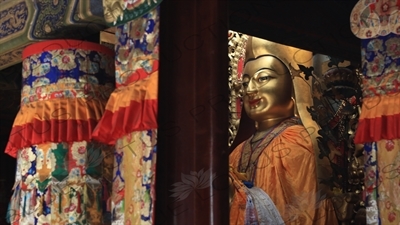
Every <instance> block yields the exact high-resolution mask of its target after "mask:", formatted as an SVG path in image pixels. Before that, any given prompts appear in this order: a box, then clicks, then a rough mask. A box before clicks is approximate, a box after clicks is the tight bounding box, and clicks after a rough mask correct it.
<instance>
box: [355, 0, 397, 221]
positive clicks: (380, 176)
mask: <svg viewBox="0 0 400 225" xmlns="http://www.w3.org/2000/svg"><path fill="white" fill-rule="evenodd" d="M399 18H400V2H399V1H361V0H360V1H359V2H358V3H357V4H356V5H355V6H354V8H353V11H352V13H351V16H350V21H351V28H352V31H353V33H354V35H356V36H357V37H358V38H360V39H361V46H362V49H361V60H362V70H361V72H362V75H363V84H362V85H363V87H362V88H363V98H364V99H363V105H362V109H361V115H360V120H359V124H358V128H357V132H356V136H355V143H359V144H364V149H365V153H364V160H365V175H366V176H365V191H364V195H365V203H366V211H367V213H366V214H367V224H368V225H372V224H373V225H380V224H399V223H400V209H399V205H400V195H399V193H400V177H399V176H398V174H399V168H400V107H399V104H400V95H399V94H400V36H399V35H400V20H399Z"/></svg>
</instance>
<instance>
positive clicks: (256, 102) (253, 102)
mask: <svg viewBox="0 0 400 225" xmlns="http://www.w3.org/2000/svg"><path fill="white" fill-rule="evenodd" d="M260 101H261V99H260V98H259V99H253V100H249V101H248V102H249V105H250V106H256V105H257V104H258V103H260Z"/></svg>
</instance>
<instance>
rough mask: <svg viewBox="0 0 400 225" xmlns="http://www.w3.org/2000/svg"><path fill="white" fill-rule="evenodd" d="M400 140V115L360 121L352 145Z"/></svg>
mask: <svg viewBox="0 0 400 225" xmlns="http://www.w3.org/2000/svg"><path fill="white" fill-rule="evenodd" d="M399 138H400V114H396V115H391V116H381V117H377V118H373V119H361V120H360V121H359V123H358V127H357V131H356V135H355V137H354V143H356V144H363V143H368V142H377V141H380V140H393V139H399Z"/></svg>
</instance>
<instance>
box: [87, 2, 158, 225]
mask: <svg viewBox="0 0 400 225" xmlns="http://www.w3.org/2000/svg"><path fill="white" fill-rule="evenodd" d="M158 36H159V8H158V7H155V8H153V9H152V10H151V11H150V12H148V13H147V14H145V15H143V16H141V17H139V18H135V20H133V21H130V22H128V23H126V24H123V25H119V26H117V27H116V38H117V43H116V45H115V51H116V57H115V66H116V72H115V79H116V87H117V88H116V90H115V91H114V92H113V93H112V94H111V97H110V99H109V101H108V102H107V106H106V111H105V113H104V115H103V117H102V119H101V121H100V122H99V124H98V126H97V127H96V129H95V131H94V134H93V137H94V138H95V139H96V140H98V141H100V142H102V143H106V144H110V145H112V144H115V149H116V150H115V153H114V155H115V157H114V172H113V179H112V180H113V187H112V200H111V204H112V212H113V215H112V218H113V224H116V225H117V224H121V225H122V224H128V225H129V224H130V225H137V224H141V225H144V224H149V225H151V224H153V205H154V199H155V198H154V197H155V196H154V195H155V193H154V191H155V190H154V182H155V163H156V142H157V140H156V138H157V108H158V105H157V104H158V100H157V94H158V54H159V53H158V52H159V50H158V48H159V44H158V43H159V40H158V39H159V37H158Z"/></svg>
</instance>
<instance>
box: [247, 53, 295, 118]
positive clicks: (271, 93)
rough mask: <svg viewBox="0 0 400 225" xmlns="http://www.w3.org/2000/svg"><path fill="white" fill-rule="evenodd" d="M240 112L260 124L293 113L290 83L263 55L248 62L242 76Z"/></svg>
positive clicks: (285, 73)
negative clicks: (242, 95)
mask: <svg viewBox="0 0 400 225" xmlns="http://www.w3.org/2000/svg"><path fill="white" fill-rule="evenodd" d="M242 81H243V91H244V97H243V102H244V108H245V110H246V113H247V115H248V116H249V117H250V118H251V119H253V120H255V121H257V122H261V121H264V120H268V119H275V118H279V117H287V116H288V115H289V116H290V114H292V113H293V107H294V103H293V101H292V100H291V96H292V90H293V83H292V79H291V75H290V73H289V71H288V69H287V67H286V66H285V65H284V64H283V63H282V62H281V61H280V60H278V59H277V58H275V57H273V56H271V55H266V56H261V57H259V58H257V59H253V60H249V61H248V62H247V63H246V65H245V67H244V72H243V80H242Z"/></svg>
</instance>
